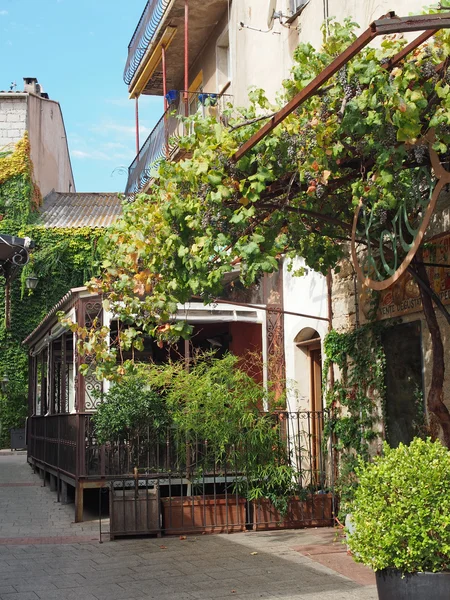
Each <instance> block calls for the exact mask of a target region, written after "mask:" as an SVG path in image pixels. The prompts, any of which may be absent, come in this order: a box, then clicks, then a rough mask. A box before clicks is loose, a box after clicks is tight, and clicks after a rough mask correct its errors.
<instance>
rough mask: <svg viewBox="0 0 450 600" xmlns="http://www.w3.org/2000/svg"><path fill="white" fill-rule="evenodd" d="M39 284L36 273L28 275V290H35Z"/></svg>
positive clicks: (26, 282) (26, 283) (26, 280)
mask: <svg viewBox="0 0 450 600" xmlns="http://www.w3.org/2000/svg"><path fill="white" fill-rule="evenodd" d="M38 282H39V279H38V278H37V277H36V275H35V274H34V273H30V275H28V277H27V278H26V279H25V285H26V287H27V289H28V290H35V289H36V287H37V284H38Z"/></svg>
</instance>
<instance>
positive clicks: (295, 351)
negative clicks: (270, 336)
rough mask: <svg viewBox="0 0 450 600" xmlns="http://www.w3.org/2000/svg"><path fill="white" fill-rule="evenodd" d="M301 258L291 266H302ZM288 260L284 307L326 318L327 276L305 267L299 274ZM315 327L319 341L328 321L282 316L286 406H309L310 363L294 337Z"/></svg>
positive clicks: (285, 267) (302, 407)
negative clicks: (296, 273)
mask: <svg viewBox="0 0 450 600" xmlns="http://www.w3.org/2000/svg"><path fill="white" fill-rule="evenodd" d="M303 264H304V262H303V259H301V258H297V259H296V260H295V261H294V268H299V267H301V266H303ZM287 265H288V262H287V261H284V264H283V290H284V310H285V311H290V312H295V313H302V314H306V315H311V316H312V317H323V318H328V295H327V281H326V277H324V276H323V275H321V274H320V273H315V272H314V271H311V269H309V270H308V273H307V274H306V275H304V276H302V277H296V276H294V275H293V274H292V272H289V270H288V268H287ZM307 327H309V328H311V329H314V330H316V331H317V332H318V333H319V334H320V339H321V342H322V343H323V338H324V336H325V335H326V334H327V332H328V322H327V321H322V320H319V319H316V318H308V317H300V316H293V315H286V314H285V317H284V351H285V360H286V380H287V389H288V410H293V411H295V410H297V409H302V410H310V409H311V407H310V404H309V399H310V379H309V364H308V360H307V354H306V352H305V350H302V349H300V348H297V346H296V344H295V338H296V337H297V335H298V334H299V333H300V332H301V331H302V330H303V329H305V328H307Z"/></svg>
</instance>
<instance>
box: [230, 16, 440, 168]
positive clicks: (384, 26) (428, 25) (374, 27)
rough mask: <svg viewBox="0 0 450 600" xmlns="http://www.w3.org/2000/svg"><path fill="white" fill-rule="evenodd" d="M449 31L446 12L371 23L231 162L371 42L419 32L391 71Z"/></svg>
mask: <svg viewBox="0 0 450 600" xmlns="http://www.w3.org/2000/svg"><path fill="white" fill-rule="evenodd" d="M449 28H450V12H446V13H441V14H436V15H415V16H412V17H398V16H397V15H396V14H395V12H393V11H391V12H389V13H388V14H387V15H385V16H383V17H382V18H381V19H378V20H377V21H374V22H373V23H372V24H371V25H370V26H369V27H368V28H367V29H366V31H364V33H362V34H361V35H360V36H359V37H358V38H357V39H356V40H355V41H354V42H353V44H350V46H349V47H348V48H347V49H346V50H344V52H342V54H340V55H339V56H338V57H337V58H335V59H334V60H333V62H331V63H330V64H329V65H328V67H326V68H325V69H324V70H323V71H322V72H321V73H320V74H319V75H318V76H317V77H316V78H315V79H313V80H312V81H311V82H310V83H308V85H306V86H305V87H304V88H303V89H302V90H301V91H300V92H299V93H298V94H296V95H295V96H294V97H293V98H292V100H290V101H289V102H288V103H287V104H286V105H285V106H283V108H282V109H280V110H279V111H278V112H277V113H275V114H274V115H272V116H271V117H268V119H269V120H268V121H267V123H266V124H265V125H263V126H262V127H261V129H259V130H258V131H257V132H256V133H255V134H253V135H252V136H251V137H250V138H249V139H248V140H247V141H246V142H245V143H244V144H242V146H241V147H240V148H239V149H238V150H237V151H236V152H235V154H234V156H233V160H234V161H235V162H237V161H238V160H240V159H241V158H242V157H243V156H244V155H245V154H246V153H247V152H248V151H249V150H251V149H252V148H253V147H254V146H256V144H257V143H258V142H260V141H261V140H262V139H263V138H264V137H265V136H266V135H267V134H268V133H270V132H271V131H272V130H273V129H275V127H276V126H277V125H279V124H280V123H281V122H282V121H284V119H285V118H286V117H287V116H288V115H290V114H291V113H292V112H293V111H294V110H295V109H297V108H298V107H299V106H300V105H301V104H303V102H305V101H306V100H308V99H309V98H311V96H314V95H315V94H317V93H318V91H319V89H320V88H321V87H322V85H323V84H324V83H326V82H327V81H328V80H329V79H331V77H333V75H335V74H336V73H337V72H338V71H339V70H340V69H342V67H343V66H344V65H346V64H347V63H348V62H349V61H350V60H351V59H352V58H354V57H355V56H356V55H357V54H359V52H361V50H362V49H363V48H365V47H366V46H367V45H368V44H370V42H371V41H372V40H374V39H375V38H376V37H378V36H380V35H389V34H394V33H404V32H405V33H406V32H408V31H423V33H422V34H420V35H419V36H418V37H417V38H416V39H415V40H413V41H412V42H410V43H409V44H408V45H407V46H405V47H404V48H403V50H401V51H400V52H399V53H398V54H396V55H395V56H394V57H393V58H392V59H391V60H390V61H389V62H388V63H386V65H385V66H386V68H392V67H394V66H395V65H396V64H398V63H399V62H400V61H401V60H403V59H404V58H405V57H406V56H407V55H408V54H409V53H410V52H412V51H413V50H415V49H416V48H417V47H418V46H420V45H421V44H423V42H425V41H426V40H427V39H428V38H430V37H432V36H433V35H434V34H435V33H437V32H438V31H439V30H440V29H449Z"/></svg>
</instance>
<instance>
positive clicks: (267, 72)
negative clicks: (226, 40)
mask: <svg viewBox="0 0 450 600" xmlns="http://www.w3.org/2000/svg"><path fill="white" fill-rule="evenodd" d="M423 4H424V3H423V0H396V2H394V3H392V1H390V0H364V1H363V2H361V0H347V1H345V2H343V1H342V0H328V7H329V11H328V14H329V16H330V17H336V18H337V20H338V21H343V19H344V18H346V17H351V18H352V20H354V21H356V22H357V23H358V24H359V25H360V30H359V32H360V33H361V32H362V31H364V30H365V29H366V28H367V27H368V26H369V24H370V23H371V22H373V21H374V20H375V19H378V18H379V17H381V16H382V15H384V14H386V13H387V12H388V11H389V10H394V9H395V12H396V13H397V14H398V15H399V16H407V15H408V14H410V13H416V14H418V13H420V12H421V11H422V7H423ZM267 5H268V2H265V1H264V2H263V0H244V1H241V2H234V3H233V4H232V10H231V23H230V43H232V73H233V94H234V97H235V104H236V105H238V106H242V105H244V104H245V103H246V99H247V95H248V89H249V87H251V86H256V87H262V88H263V89H264V90H265V91H266V92H267V95H268V97H269V99H270V100H274V99H275V97H276V94H277V92H278V91H279V90H280V89H281V83H282V81H283V79H285V78H287V77H289V71H290V68H291V67H292V65H293V59H292V56H293V53H294V50H295V48H296V47H297V45H298V44H299V43H300V42H309V43H311V44H312V45H313V46H314V47H315V48H319V47H320V46H321V44H322V32H321V29H320V27H321V25H322V23H323V21H324V17H325V11H324V0H310V2H309V4H308V5H307V6H306V7H305V9H304V10H303V12H302V13H301V14H300V16H299V17H298V18H297V19H295V21H293V22H292V23H291V25H290V27H283V26H281V25H280V22H279V21H278V20H276V21H275V22H274V25H273V27H272V29H271V30H270V31H268V32H267V33H262V32H259V31H253V30H251V29H248V28H246V27H244V28H240V25H239V24H240V23H241V22H243V23H244V25H247V26H250V27H253V28H255V29H261V30H263V31H266V30H267V16H268V11H267ZM289 7H290V2H289V0H278V2H277V5H276V10H277V11H282V12H283V14H285V15H288V14H290V12H289ZM380 39H381V38H380ZM231 40H232V41H231ZM376 43H379V41H378V42H376Z"/></svg>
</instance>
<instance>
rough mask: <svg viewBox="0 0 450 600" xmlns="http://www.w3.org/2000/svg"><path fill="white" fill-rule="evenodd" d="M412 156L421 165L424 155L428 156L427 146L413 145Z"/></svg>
mask: <svg viewBox="0 0 450 600" xmlns="http://www.w3.org/2000/svg"><path fill="white" fill-rule="evenodd" d="M413 151H414V158H415V159H416V162H417V163H418V164H419V165H421V164H423V163H424V162H425V159H426V157H427V156H428V148H427V147H426V146H425V145H424V144H423V145H422V144H421V145H420V146H414V149H413Z"/></svg>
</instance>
